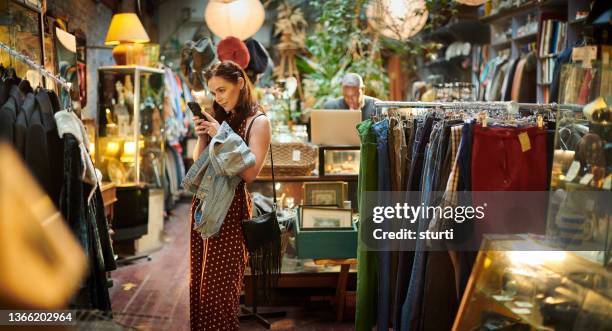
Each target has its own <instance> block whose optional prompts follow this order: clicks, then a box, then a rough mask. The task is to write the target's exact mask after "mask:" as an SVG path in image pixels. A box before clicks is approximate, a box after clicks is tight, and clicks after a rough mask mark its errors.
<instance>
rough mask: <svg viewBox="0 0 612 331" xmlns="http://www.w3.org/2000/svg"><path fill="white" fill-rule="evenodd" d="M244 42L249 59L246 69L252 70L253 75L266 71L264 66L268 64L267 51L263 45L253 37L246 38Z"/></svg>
mask: <svg viewBox="0 0 612 331" xmlns="http://www.w3.org/2000/svg"><path fill="white" fill-rule="evenodd" d="M244 44H245V45H246V47H247V49H248V50H249V55H250V57H251V60H250V61H249V65H248V66H247V71H249V72H252V73H253V74H255V75H258V74H261V73H263V72H264V71H266V67H267V66H268V58H269V57H270V56H268V52H267V51H266V49H265V48H264V47H263V45H262V44H261V43H260V42H259V41H257V40H255V39H253V38H249V39H247V40H246V41H245V42H244Z"/></svg>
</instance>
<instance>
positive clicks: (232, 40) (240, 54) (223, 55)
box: [217, 36, 251, 69]
mask: <svg viewBox="0 0 612 331" xmlns="http://www.w3.org/2000/svg"><path fill="white" fill-rule="evenodd" d="M217 55H218V56H219V60H221V61H226V60H230V61H233V62H235V63H236V64H238V65H239V66H240V67H241V68H242V69H246V68H247V66H248V65H249V61H250V59H251V57H250V55H249V50H248V48H247V46H246V45H245V44H244V43H243V42H242V40H240V39H238V38H236V37H232V36H229V37H225V38H223V39H222V40H221V41H220V42H219V44H218V45H217Z"/></svg>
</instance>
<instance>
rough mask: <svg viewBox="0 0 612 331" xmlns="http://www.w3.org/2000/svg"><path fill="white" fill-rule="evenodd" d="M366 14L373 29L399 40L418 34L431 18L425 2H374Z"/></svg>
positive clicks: (403, 0)
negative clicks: (428, 18)
mask: <svg viewBox="0 0 612 331" xmlns="http://www.w3.org/2000/svg"><path fill="white" fill-rule="evenodd" d="M366 14H367V16H368V22H369V24H370V25H371V26H372V27H373V28H375V29H376V30H378V31H379V32H380V33H381V34H382V35H383V36H385V37H388V38H391V39H397V40H406V39H408V38H410V37H412V36H414V35H415V34H417V33H418V32H419V31H421V29H423V27H424V26H425V23H426V22H427V17H428V16H429V12H428V11H427V7H426V6H425V0H374V1H371V2H370V4H369V5H368V8H367V11H366Z"/></svg>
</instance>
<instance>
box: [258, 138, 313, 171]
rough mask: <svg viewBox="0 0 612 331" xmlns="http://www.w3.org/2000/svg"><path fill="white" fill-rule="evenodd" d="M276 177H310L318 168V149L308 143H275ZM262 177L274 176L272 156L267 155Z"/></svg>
mask: <svg viewBox="0 0 612 331" xmlns="http://www.w3.org/2000/svg"><path fill="white" fill-rule="evenodd" d="M272 154H273V156H274V175H275V176H309V175H310V174H311V173H312V171H313V170H314V169H315V167H316V162H317V147H316V146H315V145H311V144H306V143H273V144H272ZM259 175H260V176H263V177H270V176H272V165H271V163H270V154H267V157H266V160H265V161H264V166H263V168H262V169H261V172H260V173H259Z"/></svg>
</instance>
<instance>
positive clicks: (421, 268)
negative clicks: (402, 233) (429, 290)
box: [399, 123, 443, 330]
mask: <svg viewBox="0 0 612 331" xmlns="http://www.w3.org/2000/svg"><path fill="white" fill-rule="evenodd" d="M442 132H443V126H442V124H441V123H436V124H435V125H434V128H433V129H432V133H431V136H430V142H429V144H428V147H427V149H426V153H425V164H424V166H423V176H422V178H421V180H422V181H421V202H422V203H423V204H424V206H425V207H426V206H429V205H430V204H431V203H432V201H431V200H432V196H431V193H432V191H433V188H434V184H435V181H436V177H437V175H438V174H437V169H438V163H439V158H438V155H439V154H440V151H439V150H440V149H441V145H442V144H441V140H442ZM418 222H419V231H425V230H427V228H428V227H429V221H428V220H424V219H419V220H418ZM425 244H426V242H425V241H424V240H418V241H417V246H416V250H415V252H414V261H413V263H412V269H411V277H410V280H409V281H408V288H407V293H406V299H405V300H404V301H403V302H402V303H401V305H402V306H401V309H402V311H401V328H399V329H400V330H418V325H419V320H420V316H421V306H420V305H419V304H418V303H420V302H421V301H422V296H423V289H424V283H423V282H424V278H425V262H426V261H427V255H428V254H427V253H428V252H427V251H426V247H425Z"/></svg>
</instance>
